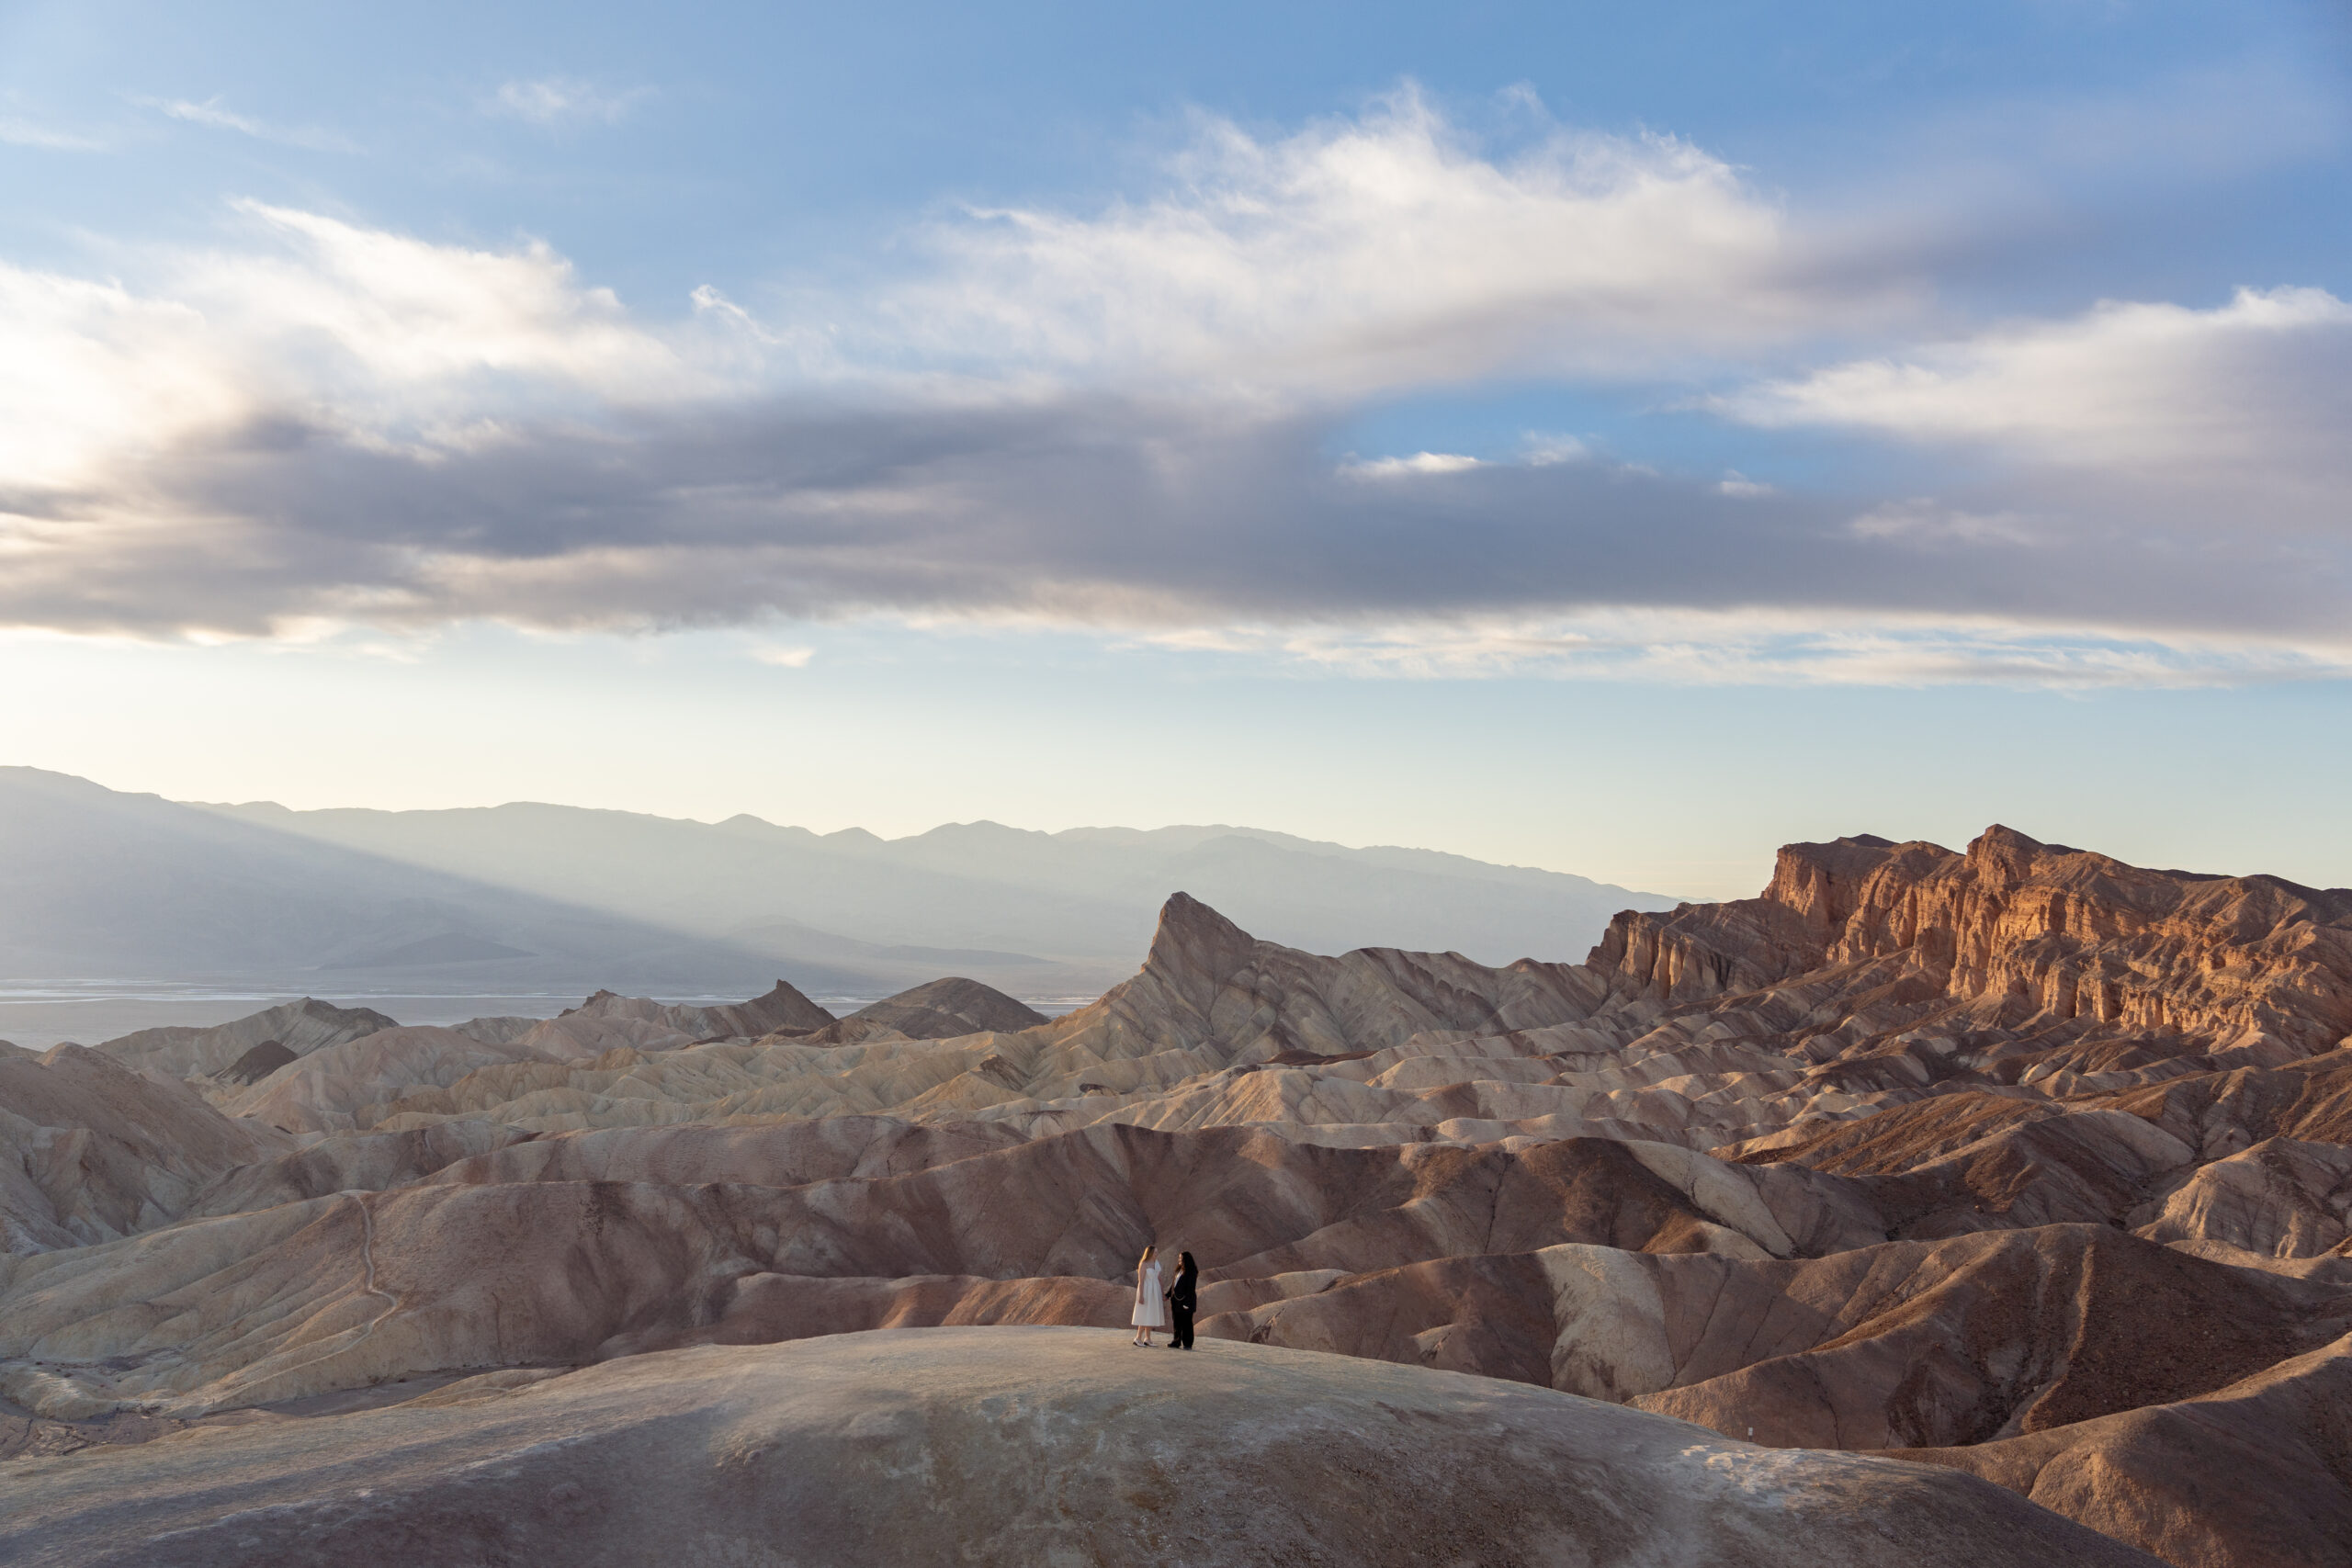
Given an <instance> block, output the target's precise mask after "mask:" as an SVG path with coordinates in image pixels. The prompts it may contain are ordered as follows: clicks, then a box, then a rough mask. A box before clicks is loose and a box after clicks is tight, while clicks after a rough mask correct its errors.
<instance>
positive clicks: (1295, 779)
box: [0, 0, 2352, 897]
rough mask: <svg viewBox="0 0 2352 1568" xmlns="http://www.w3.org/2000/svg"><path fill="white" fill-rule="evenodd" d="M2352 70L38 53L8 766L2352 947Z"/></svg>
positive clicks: (1571, 60)
mask: <svg viewBox="0 0 2352 1568" xmlns="http://www.w3.org/2000/svg"><path fill="white" fill-rule="evenodd" d="M2347 86H2352V8H2347V7H2346V6H2345V5H2343V4H2340V3H2339V4H2328V5H2323V4H2303V3H2299V4H2264V3H2258V0H2257V3H2253V4H2237V5H2232V6H2218V5H2213V6H2207V5H2165V4H2137V3H2131V0H2101V3H2088V0H2083V3H2077V0H2018V3H2000V0H1995V3H1992V4H1987V5H1984V6H1969V7H1935V8H1930V7H1891V6H1862V5H1851V6H1845V5H1811V6H1807V5H1778V6H1762V5H1745V4H1713V5H1708V4H1691V5H1683V6H1674V7H1625V6H1581V5H1562V4H1551V5H1544V6H1511V5H1460V6H1447V7H1435V6H1380V5H1362V4H1354V5H1348V6H1339V5H1267V4H1254V5H1250V6H1223V5H1216V4H1207V5H1195V6H1186V7H1182V8H1177V7H1163V8H1156V9H1147V8H1143V7H1136V6H1103V5H1100V4H1097V5H1092V6H1076V5H993V6H952V7H950V6H918V5H905V4H873V5H867V6H856V7H842V6H828V7H814V6H695V5H681V6H668V7H663V8H662V9H660V10H659V11H658V12H656V11H654V10H651V9H650V8H646V7H621V6H595V5H573V6H565V7H561V8H557V7H551V6H481V5H474V6H466V7H458V6H436V5H430V4H427V5H413V6H401V7H382V6H371V7H360V6H333V5H306V6H260V5H244V6H239V5H221V6H206V7H201V8H197V7H186V6H147V5H122V4H107V3H105V0H80V3H76V4H72V5H42V4H17V5H6V4H0V752H5V753H6V755H5V756H0V761H12V762H22V763H30V764H33V765H38V766H42V767H49V768H55V769H59V770H62V771H65V772H70V773H82V774H85V776H89V777H93V778H96V779H97V780H98V781H99V782H101V783H104V784H109V785H112V786H114V787H117V788H124V789H136V790H149V791H154V792H157V793H160V794H164V795H170V796H173V797H175V798H182V799H214V800H219V799H256V798H269V799H277V800H281V801H284V802H285V803H287V804H288V805H292V806H296V807H316V806H335V805H356V806H375V807H440V806H458V805H489V804H495V803H497V802H500V801H503V800H508V799H518V798H520V799H541V800H555V801H562V802H568V803H572V804H579V805H584V806H596V807H618V808H626V809H632V810H643V811H651V812H657V813H661V814H664V815H673V816H693V817H699V818H706V819H711V818H722V817H725V816H729V815H732V814H733V813H735V812H738V811H751V812H753V813H756V814H758V815H760V816H763V817H766V818H770V819H772V820H776V821H786V822H797V823H803V824H806V825H808V826H810V827H813V828H817V829H823V830H830V829H834V828H839V827H843V826H849V825H860V826H865V827H867V828H871V829H875V830H876V831H880V832H884V833H889V834H896V833H903V832H911V831H919V830H921V829H924V828H928V827H930V826H932V825H933V824H935V823H937V822H941V821H947V820H969V819H972V818H982V817H985V818H993V819H996V820H999V821H1004V822H1009V823H1012V824H1015V825H1017V826H1022V827H1028V828H1040V829H1059V828H1065V827H1070V826H1078V825H1084V824H1102V823H1121V824H1125V825H1131V826H1145V827H1148V826H1159V825H1161V824H1163V823H1170V822H1198V821H1234V822H1244V823H1249V824H1251V825H1255V826H1261V827H1267V828H1274V829H1283V830H1285V831H1290V832H1295V833H1300V834H1304V835H1306V836H1309V837H1315V838H1327V839H1336V840H1340V841H1343V842H1349V843H1405V844H1414V845H1422V846H1427V847H1431V848H1438V849H1445V850H1452V851H1455V852H1462V853H1467V854H1474V855H1477V856H1480V857H1481V858H1485V859H1490V860H1497V861H1503V862H1508V863H1519V864H1534V865H1544V866H1548V867H1551V868H1553V869H1556V870H1563V871H1573V872H1577V873H1580V874H1586V875H1591V876H1597V877H1600V878H1603V879H1605V880H1610V881H1614V882H1618V883H1622V884H1624V885H1627V886H1637V887H1641V888H1644V889H1646V890H1652V891H1658V892H1667V893H1674V894H1681V895H1685V896H1690V897H1732V896H1738V895H1742V894H1746V893H1749V892H1752V891H1753V890H1754V889H1755V888H1756V887H1757V886H1759V885H1760V883H1761V881H1762V878H1763V876H1764V875H1765V874H1766V872H1767V871H1768V869H1769V866H1770V853H1771V850H1772V848H1773V846H1774V845H1776V844H1778V843H1781V842H1783V841H1787V840H1797V839H1820V838H1826V837H1834V836H1836V835H1838V834H1840V833H1848V832H1877V833H1881V834H1883V835H1886V836H1889V837H1893V838H1899V839H1907V838H1915V837H1918V838H1931V839H1936V840H1939V841H1942V842H1946V843H1951V844H1953V845H1955V846H1957V845H1958V844H1960V843H1962V842H1964V841H1965V840H1967V839H1968V838H1969V837H1971V836H1972V835H1973V833H1975V832H1976V831H1978V830H1980V829H1982V828H1984V827H1985V825H1987V824H1988V823H1991V822H1994V821H2001V822H2006V823H2007V824H2008V825H2010V826H2012V827H2015V828H2018V829H2021V830H2023V831H2026V832H2028V833H2031V834H2033V835H2035V836H2037V837H2041V838H2044V839H2049V840H2062V841H2065V842H2070V843H2075V844H2078V845H2083V846H2086V847H2090V848H2096V849H2100V850H2104V851H2107V852H2111V853H2114V854H2117V855H2120V856H2121V857H2123V858H2125V859H2128V860H2133V861H2136V862H2140V863H2154V864H2165V865H2183V866H2189V867H2193V868H2196V869H2205V870H2214V871H2225V872H2249V871H2269V872H2273V873H2276V874H2283V875H2288V876H2290V877H2294V878H2296V879H2298V880H2301V881H2305V882H2312V883H2318V884H2322V885H2347V884H2352V832H2347V831H2346V829H2345V828H2344V827H2343V825H2342V814H2341V809H2340V807H2339V806H2338V804H2337V797H2338V796H2340V781H2341V780H2342V779H2343V778H2344V777H2345V776H2346V773H2347V771H2352V724H2347V722H2346V720H2347V719H2352V509H2347V503H2346V500H2345V496H2346V481H2347V480H2352V440H2347V439H2346V431H2347V430H2352V177H2347V171H2352V162H2347V158H2346V151H2347V134H2348V133H2352V93H2347V91H2346V88H2347Z"/></svg>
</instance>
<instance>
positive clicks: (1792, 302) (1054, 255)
mask: <svg viewBox="0 0 2352 1568" xmlns="http://www.w3.org/2000/svg"><path fill="white" fill-rule="evenodd" d="M1170 175H1171V180H1172V188H1170V189H1169V190H1168V191H1166V192H1165V193H1164V194H1162V195H1160V196H1159V197H1156V198H1154V199H1152V200H1149V201H1147V202H1142V203H1125V202H1123V203H1118V204H1114V205H1113V206H1112V207H1110V208H1108V209H1105V210H1103V211H1101V212H1099V213H1095V214H1092V215H1082V216H1081V215H1071V214H1068V213H1063V212H1056V211H1048V210H1042V209H993V210H986V211H975V212H973V213H971V214H970V215H968V218H967V220H963V221H959V222H952V223H944V224H941V225H939V226H937V227H936V228H935V229H934V230H933V233H932V236H931V237H932V240H933V245H934V247H935V249H936V251H937V254H939V256H940V257H941V259H942V269H941V272H940V273H939V274H938V275H937V276H934V277H933V278H931V279H928V280H925V281H922V282H919V283H917V284H914V285H912V286H910V287H907V288H902V289H899V290H898V291H896V292H894V293H893V294H892V295H891V296H890V297H889V298H888V299H886V300H884V301H883V302H882V306H881V310H880V313H879V318H878V320H876V321H875V322H874V323H873V324H872V326H871V327H870V328H869V331H870V332H871V333H874V334H875V335H876V337H877V338H879V339H884V340H888V346H889V348H890V350H891V351H892V352H896V353H900V354H906V353H912V354H915V355H924V356H929V357H933V358H934V359H940V360H945V361H949V362H956V361H959V360H960V361H969V362H976V363H984V364H987V365H990V366H996V367H1004V366H1018V367H1032V368H1036V369H1044V370H1049V371H1053V372H1056V373H1080V374H1095V375H1114V376H1119V377H1123V378H1147V379H1165V380H1169V381H1175V382H1184V381H1199V380H1207V381H1212V382H1215V383H1216V384H1219V385H1223V386H1227V387H1231V386H1233V385H1235V384H1239V385H1243V386H1247V387H1250V388H1253V389H1259V390H1261V391H1274V392H1290V393H1306V394H1310V395H1339V396H1351V395H1359V394H1363V393H1368V392H1371V391H1374V390H1376V389H1381V388H1384V387H1392V386H1398V385H1406V384H1422V383H1430V382H1441V381H1447V380H1453V379H1458V378H1471V377H1478V376H1485V375H1489V374H1494V373H1498V372H1525V373H1558V372H1563V371H1570V370H1575V371H1591V370H1607V371H1618V370H1624V369H1627V368H1631V367H1641V368H1655V367H1659V366H1661V365H1666V364H1670V363H1674V362H1677V361H1679V360H1681V359H1684V358H1687V357H1689V356H1691V355H1713V354H1717V353H1721V352H1724V351H1726V350H1737V349H1746V348H1750V347H1753V346H1755V345H1758V344H1767V343H1773V342H1780V341H1785V340H1786V339H1788V338H1789V337H1790V336H1791V335H1792V334H1795V333H1802V332H1804V331H1807V330H1810V329H1812V328H1815V327H1816V326H1818V325H1820V324H1821V323H1823V322H1824V321H1829V320H1831V319H1833V318H1834V319H1836V320H1838V321H1840V322H1842V323H1844V324H1846V325H1848V326H1851V325H1854V324H1856V323H1859V322H1860V321H1866V320H1868V319H1870V318H1871V316H1872V315H1873V313H1875V312H1878V311H1881V310H1884V309H1885V308H1887V307H1888V306H1889V305H1890V304H1892V303H1893V302H1894V300H1895V299H1898V298H1899V297H1900V294H1899V291H1898V290H1895V289H1891V288H1883V287H1875V286H1870V287H1858V286H1857V285H1856V284H1855V283H1854V282H1853V281H1852V280H1851V279H1849V280H1846V281H1845V282H1844V283H1843V284H1842V285H1841V286H1840V287H1838V288H1834V289H1833V288H1830V287H1828V286H1827V285H1826V284H1825V283H1824V282H1823V281H1821V280H1820V279H1819V278H1818V277H1817V276H1815V265H1816V264H1817V263H1818V261H1819V259H1820V258H1819V256H1818V255H1817V254H1815V251H1814V249H1813V247H1812V246H1810V245H1809V244H1808V243H1807V242H1806V241H1805V240H1804V238H1803V237H1802V236H1800V235H1798V234H1796V233H1793V232H1792V230H1791V228H1790V226H1789V224H1788V223H1787V221H1786V220H1785V219H1784V218H1783V216H1782V214H1781V211H1780V209H1778V208H1777V207H1776V206H1775V205H1774V204H1773V203H1772V202H1770V201H1769V200H1766V199H1764V198H1762V197H1758V195H1756V194H1755V193H1753V192H1751V191H1750V190H1748V189H1747V187H1746V186H1745V185H1744V184H1743V183H1742V181H1741V180H1740V178H1739V176H1738V175H1737V174H1736V172H1735V171H1734V170H1733V169H1732V168H1731V167H1730V165H1728V164H1724V163H1723V162H1721V161H1720V160H1718V159H1715V158H1713V157H1710V156H1709V155H1707V154H1706V153H1704V152H1700V151H1699V150H1698V149H1697V148H1694V147H1692V146H1691V145H1690V144H1688V143H1687V142H1682V141H1675V140H1673V139H1671V138H1668V137H1641V138H1622V137H1612V136H1600V135H1590V134H1571V133H1568V132H1565V131H1564V132H1560V133H1557V134H1555V135H1553V136H1552V137H1550V138H1549V139H1547V140H1545V141H1543V142H1542V143H1541V144H1540V145H1538V146H1535V147H1533V148H1532V149H1531V150H1529V151H1527V152H1523V153H1521V154H1520V155H1517V156H1515V157H1511V158H1509V159H1505V160H1500V161H1498V160H1495V159H1491V158H1488V157H1486V156H1483V155H1481V154H1480V153H1479V152H1477V151H1476V150H1475V149H1474V148H1473V147H1471V146H1470V145H1468V144H1467V143H1466V142H1465V141H1464V140H1463V139H1462V138H1461V137H1460V136H1458V135H1457V134H1456V133H1455V132H1454V131H1453V129H1452V128H1451V127H1450V126H1448V125H1447V124H1446V122H1445V121H1444V120H1443V119H1442V118H1441V117H1440V116H1439V115H1438V114H1437V112H1436V111H1435V110H1434V109H1432V108H1431V107H1430V106H1429V105H1428V104H1427V103H1425V102H1424V101H1423V100H1422V99H1421V98H1420V97H1419V96H1418V95H1417V94H1415V93H1413V92H1410V91H1408V92H1406V93H1404V94H1401V95H1399V96H1397V98H1396V99H1395V100H1393V101H1392V102H1391V103H1389V104H1388V105H1387V106H1386V107H1385V108H1384V109H1382V110H1380V111H1379V112H1376V113H1374V114H1373V115H1370V116H1368V117H1367V118H1363V119H1360V120H1351V121H1340V122H1334V123H1329V124H1323V125H1318V126H1316V127H1314V128H1312V129H1309V130H1304V131H1301V132H1299V133H1298V134H1296V135H1295V136H1292V137H1289V138H1287V139H1284V140H1281V141H1260V140H1258V139H1256V138H1254V137H1252V136H1250V134H1248V133H1247V132H1245V131H1243V130H1240V129H1239V128H1238V127H1236V126H1234V125H1232V124H1230V123H1228V122H1226V121H1222V120H1216V119H1204V120H1203V121H1202V122H1201V125H1200V130H1199V132H1198V135H1197V136H1196V138H1195V140H1194V141H1193V145H1192V146H1191V147H1190V148H1189V149H1187V150H1186V152H1184V153H1183V154H1182V155H1181V156H1180V157H1179V158H1177V159H1176V160H1174V161H1173V163H1172V164H1171V167H1170Z"/></svg>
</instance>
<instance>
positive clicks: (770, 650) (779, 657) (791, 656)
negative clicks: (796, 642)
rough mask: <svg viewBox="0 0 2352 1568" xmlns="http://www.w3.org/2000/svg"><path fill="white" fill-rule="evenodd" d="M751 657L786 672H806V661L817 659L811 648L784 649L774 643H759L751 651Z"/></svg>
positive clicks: (814, 651) (807, 663)
mask: <svg viewBox="0 0 2352 1568" xmlns="http://www.w3.org/2000/svg"><path fill="white" fill-rule="evenodd" d="M816 657H817V650H816V649H813V648H797V647H794V648H786V647H780V646H778V645H776V644H774V643H761V644H759V645H757V646H755V647H753V648H752V658H753V659H755V660H758V661H759V662H760V663H762V664H774V665H776V666H778V667H779V668H782V669H786V670H806V669H807V668H809V660H812V659H814V658H816Z"/></svg>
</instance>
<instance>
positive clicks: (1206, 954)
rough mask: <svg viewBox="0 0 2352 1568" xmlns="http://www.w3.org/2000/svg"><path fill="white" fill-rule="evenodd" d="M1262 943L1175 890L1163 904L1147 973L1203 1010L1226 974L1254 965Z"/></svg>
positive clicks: (1203, 905) (1193, 898)
mask: <svg viewBox="0 0 2352 1568" xmlns="http://www.w3.org/2000/svg"><path fill="white" fill-rule="evenodd" d="M1257 946H1258V941H1257V939H1256V938H1255V937H1253V936H1251V935H1250V933H1249V932H1248V931H1243V930H1242V929H1241V928H1240V927H1239V926H1237V925H1235V924H1234V923H1233V922H1232V921H1231V920H1228V919H1226V918H1225V917H1224V916H1223V915H1220V914H1218V913H1217V912H1216V910H1215V909H1212V908H1209V907H1208V906H1207V905H1206V904H1204V903H1202V902H1201V901H1200V900H1199V899H1197V898H1195V897H1193V896H1192V895H1191V894H1189V893H1171V894H1170V895H1169V896H1168V902H1166V903H1165V904H1162V905H1161V906H1160V907H1159V927H1158V929H1157V930H1155V931H1153V932H1152V936H1151V953H1150V955H1149V956H1148V957H1147V958H1146V959H1145V960H1144V965H1143V966H1144V971H1145V973H1147V974H1150V975H1154V976H1157V977H1158V978H1159V980H1160V981H1161V983H1163V984H1165V985H1168V986H1170V987H1173V988H1174V989H1175V990H1177V991H1178V992H1179V993H1180V994H1182V995H1185V996H1187V997H1193V996H1194V994H1195V993H1197V1000H1198V1005H1199V1006H1201V1007H1202V1008H1203V1009H1204V1010H1205V1008H1206V1007H1207V1005H1208V998H1211V997H1213V996H1215V995H1216V989H1217V987H1219V986H1221V985H1222V984H1224V982H1225V980H1226V979H1227V976H1231V975H1233V974H1234V973H1235V972H1236V971H1238V970H1240V969H1243V968H1246V967H1247V966H1248V965H1249V963H1250V956H1251V954H1252V953H1255V951H1256V950H1257Z"/></svg>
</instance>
